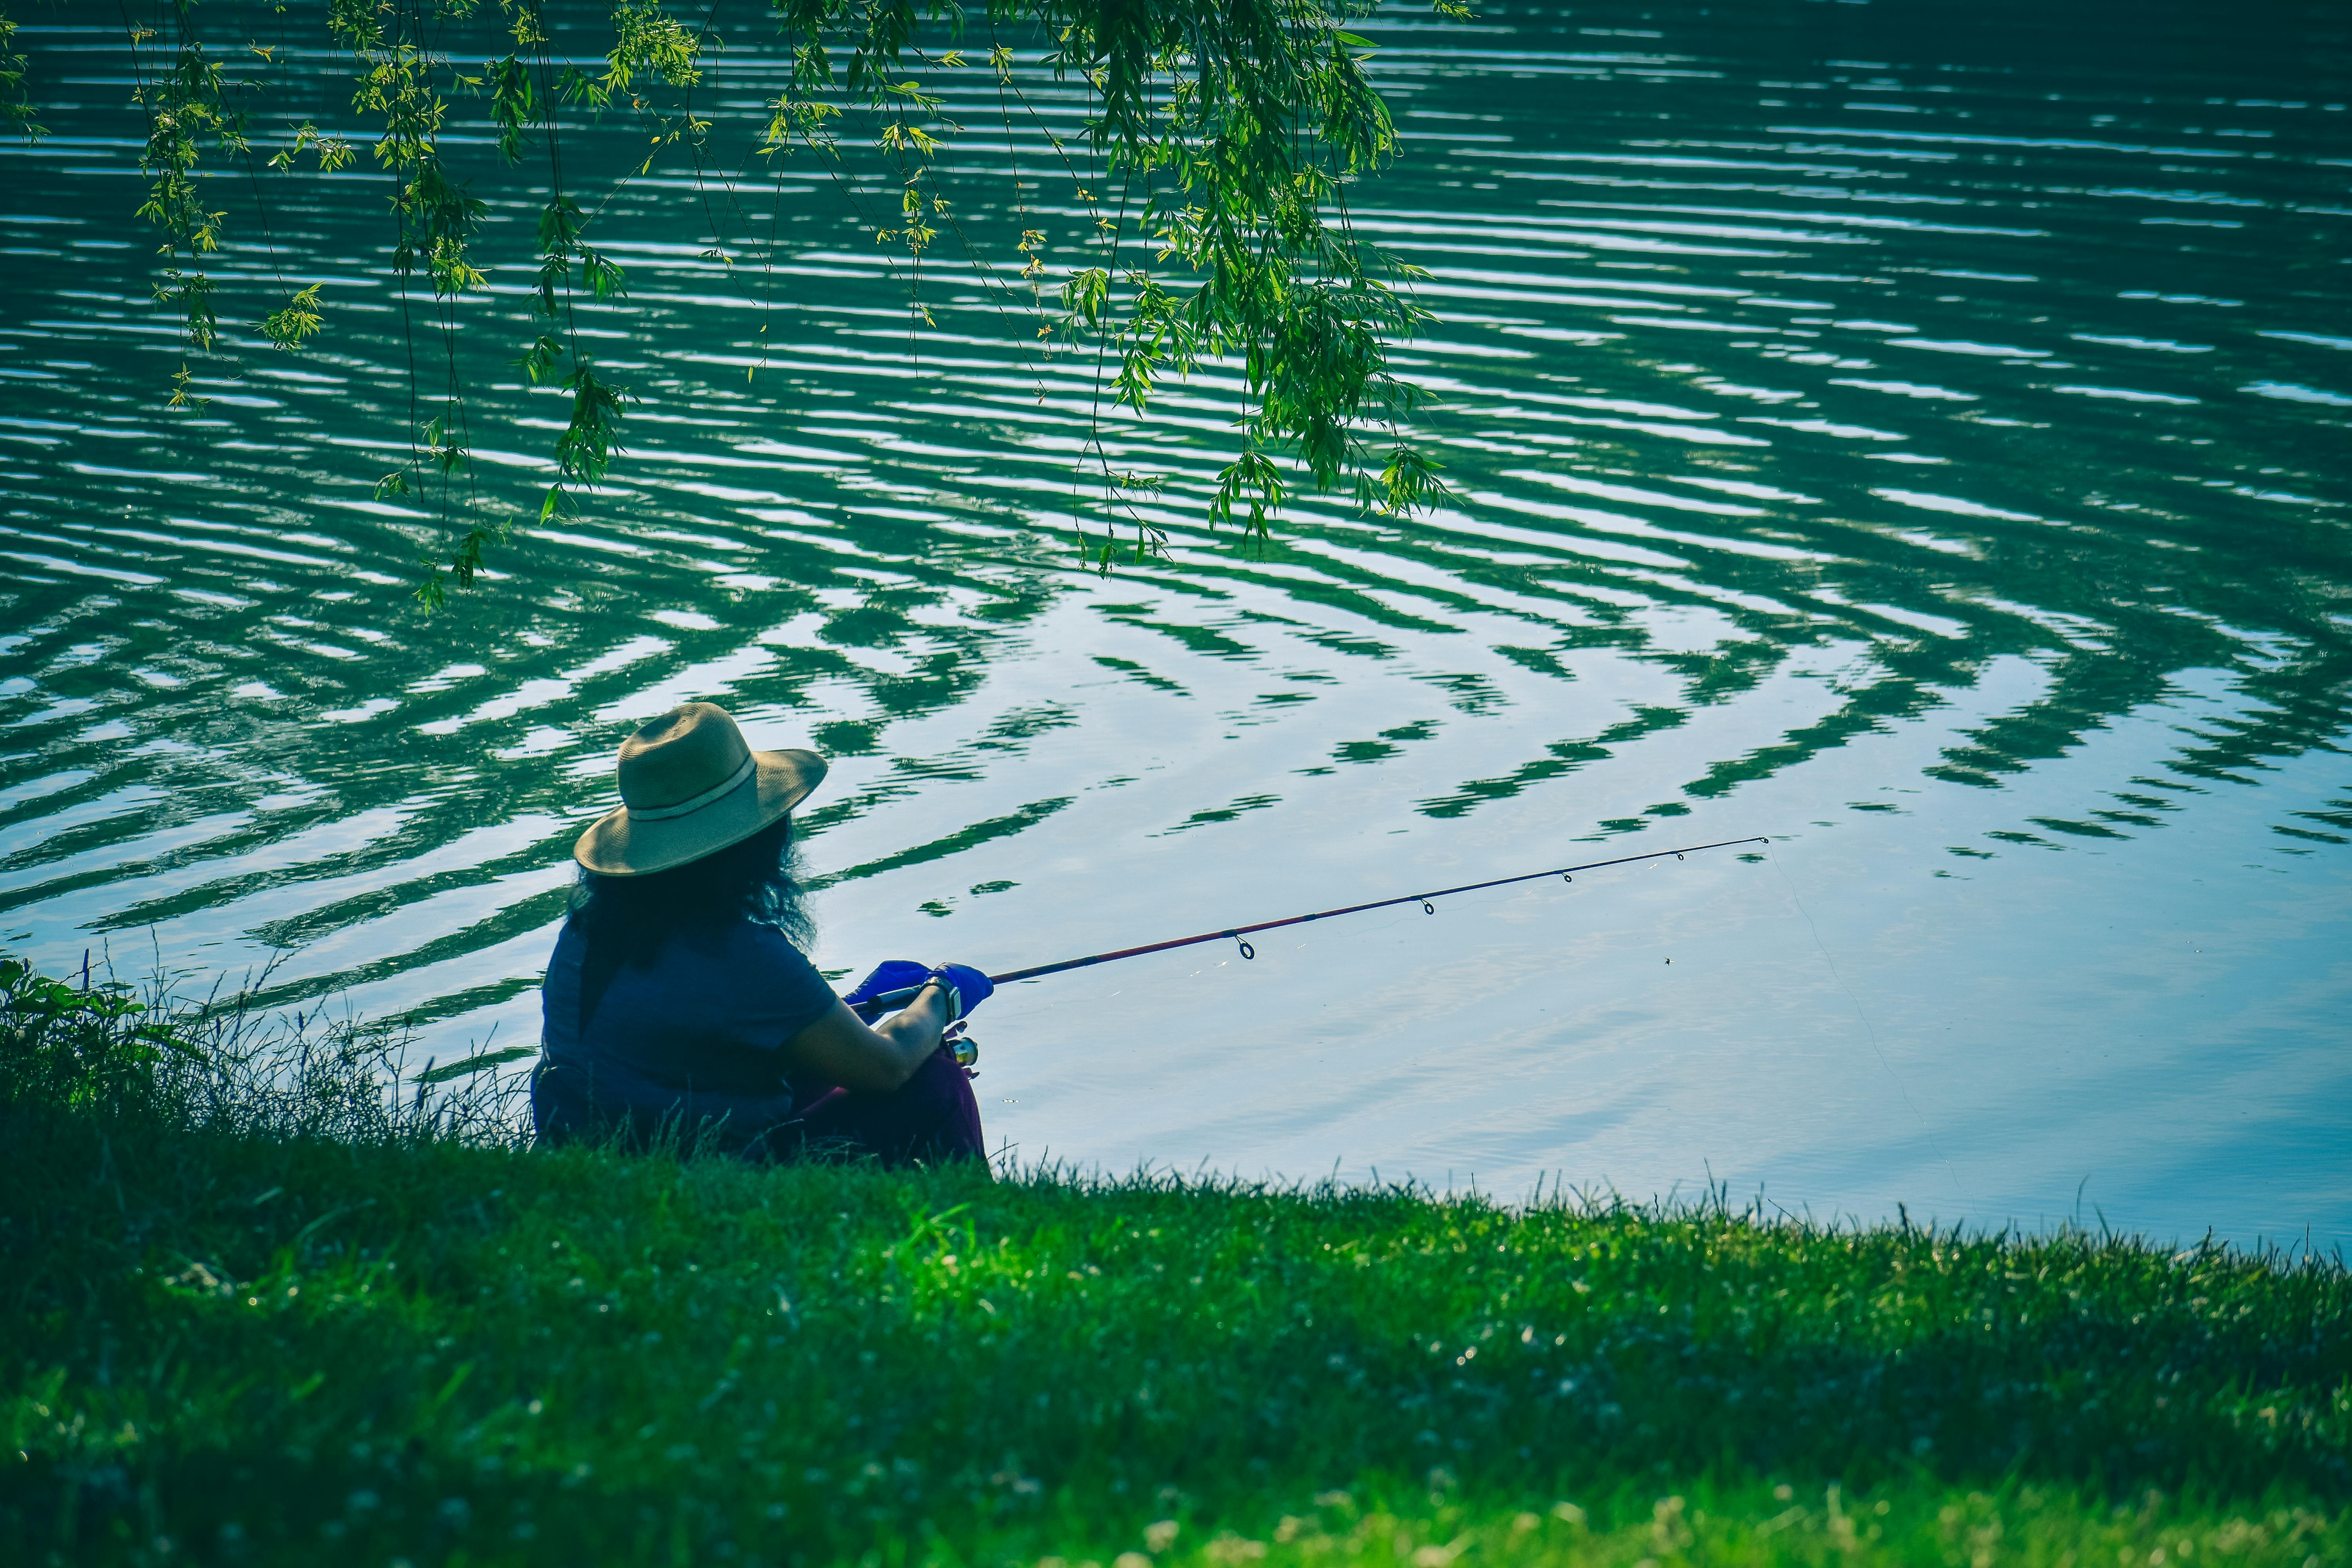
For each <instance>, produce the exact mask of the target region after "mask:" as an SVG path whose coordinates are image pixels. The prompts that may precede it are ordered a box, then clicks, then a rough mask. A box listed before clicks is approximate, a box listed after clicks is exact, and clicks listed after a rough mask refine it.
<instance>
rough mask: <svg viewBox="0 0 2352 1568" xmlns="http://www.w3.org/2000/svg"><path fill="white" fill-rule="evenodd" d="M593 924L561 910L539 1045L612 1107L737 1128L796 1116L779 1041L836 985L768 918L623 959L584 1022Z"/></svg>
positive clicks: (824, 1006)
mask: <svg viewBox="0 0 2352 1568" xmlns="http://www.w3.org/2000/svg"><path fill="white" fill-rule="evenodd" d="M587 955H588V938H587V934H586V932H585V931H583V929H582V928H581V926H580V923H579V922H578V921H565V922H564V925H563V933H562V936H560V937H558V938H557V939H556V942H555V952H554V953H553V955H552V956H551V958H550V959H549V960H548V964H547V979H546V982H545V983H544V984H542V985H541V989H540V1016H541V1027H542V1031H543V1032H542V1035H541V1050H542V1051H543V1052H544V1054H545V1057H546V1059H547V1061H548V1063H549V1064H550V1065H551V1066H553V1067H557V1068H571V1069H578V1070H580V1071H583V1072H584V1073H585V1074H586V1080H587V1082H588V1083H589V1084H591V1085H593V1096H594V1099H595V1100H596V1101H597V1102H599V1104H600V1106H601V1107H604V1108H605V1109H606V1110H607V1111H608V1113H609V1112H610V1111H621V1110H625V1111H629V1112H635V1113H638V1114H640V1115H643V1116H645V1117H647V1118H648V1119H659V1118H663V1117H666V1116H667V1115H669V1114H671V1113H672V1112H678V1113H681V1114H683V1116H684V1117H685V1119H686V1121H687V1122H688V1125H689V1126H691V1125H693V1124H695V1123H698V1122H702V1121H721V1120H723V1121H727V1122H729V1123H731V1124H732V1127H733V1130H734V1131H736V1132H737V1133H738V1135H749V1134H752V1133H755V1132H756V1131H758V1130H759V1129H761V1128H764V1127H767V1126H771V1125H773V1124H775V1123H777V1122H781V1121H787V1120H789V1119H790V1117H791V1115H792V1110H793V1090H792V1085H791V1084H790V1083H789V1082H788V1081H786V1079H785V1077H784V1069H783V1062H782V1056H781V1047H782V1045H783V1043H784V1042H785V1041H786V1040H788V1039H791V1038H792V1037H793V1036H794V1035H796V1034H798V1033H800V1031H801V1030H803V1029H804V1028H806V1027H807V1026H809V1025H811V1024H813V1023H814V1022H816V1020H817V1019H819V1018H821V1017H823V1016H824V1015H825V1014H826V1013H828V1012H830V1011H831V1010H832V1008H833V1005H834V1002H835V995H834V992H833V987H832V986H831V985H828V984H825V980H824V976H823V975H821V974H819V973H817V972H816V968H815V966H814V964H812V963H809V961H808V960H807V959H806V958H805V957H803V955H802V953H801V951H800V950H799V949H798V948H796V947H794V946H793V944H792V943H791V942H789V941H787V940H786V939H785V937H784V934H783V932H782V931H778V930H776V929H775V928H774V927H773V926H764V925H758V924H755V923H754V922H752V921H750V920H738V921H734V922H733V923H731V924H730V925H727V926H725V927H722V928H720V929H719V931H713V932H709V933H697V934H694V935H687V936H677V937H673V938H672V939H671V940H670V941H669V942H667V944H666V945H665V946H664V947H663V948H662V949H661V951H660V952H659V953H658V954H657V955H656V958H655V960H654V962H653V963H651V964H650V965H647V966H646V967H644V968H639V967H638V966H637V965H635V964H634V963H628V962H626V961H624V962H623V963H622V964H621V966H620V968H619V970H618V971H617V972H616V973H614V975H613V979H612V983H611V984H609V985H607V986H606V987H605V989H604V995H603V997H602V998H600V999H599V1000H598V1002H597V1004H596V1010H595V1012H594V1013H593V1015H592V1016H590V1017H589V1019H588V1025H587V1027H586V1028H585V1029H583V1028H582V1027H581V1026H580V984H581V965H582V963H583V961H584V960H585V959H586V957H587Z"/></svg>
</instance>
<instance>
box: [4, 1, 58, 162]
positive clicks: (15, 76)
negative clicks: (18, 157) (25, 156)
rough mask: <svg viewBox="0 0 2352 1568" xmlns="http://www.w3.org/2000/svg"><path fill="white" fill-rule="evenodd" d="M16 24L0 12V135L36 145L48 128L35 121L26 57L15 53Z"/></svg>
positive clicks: (35, 111) (45, 134) (47, 131)
mask: <svg viewBox="0 0 2352 1568" xmlns="http://www.w3.org/2000/svg"><path fill="white" fill-rule="evenodd" d="M26 64H27V62H26V58H25V57H24V56H23V55H21V54H18V53H17V52H16V23H15V22H14V21H13V20H11V19H10V18H9V16H8V14H7V13H6V12H5V11H0V133H11V132H13V133H14V134H16V135H17V136H20V137H22V138H24V140H26V142H38V141H39V140H40V139H41V138H42V137H44V136H47V134H48V133H49V128H48V127H47V126H46V125H43V124H41V123H40V122H39V121H37V120H35V119H34V118H33V116H34V115H35V114H36V113H37V112H38V110H36V109H35V108H34V107H33V93H32V89H31V88H29V87H28V86H26V80H25V77H26Z"/></svg>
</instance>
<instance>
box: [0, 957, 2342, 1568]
mask: <svg viewBox="0 0 2352 1568" xmlns="http://www.w3.org/2000/svg"><path fill="white" fill-rule="evenodd" d="M23 989H24V986H23V984H22V983H20V984H19V985H18V986H17V987H16V989H15V990H12V992H11V993H10V994H12V995H14V994H17V993H18V992H21V991H22V990H23ZM42 1020H43V1016H42V1015H38V1014H37V1013H36V1012H28V1011H26V1009H24V1008H12V1009H11V1010H9V1011H7V1012H5V1013H0V1089H5V1099H0V1137H4V1138H5V1147H6V1149H7V1151H8V1155H7V1159H6V1161H5V1163H0V1255H5V1259H6V1263H7V1267H6V1268H5V1271H0V1347H5V1349H0V1355H5V1358H6V1359H5V1377H6V1380H7V1381H6V1383H5V1385H0V1426H5V1431H0V1560H5V1561H11V1562H14V1561H24V1562H39V1561H43V1560H44V1559H45V1558H47V1557H48V1556H51V1555H53V1554H54V1555H56V1556H57V1557H58V1558H60V1559H61V1560H66V1561H77V1560H126V1561H127V1560H133V1559H138V1558H142V1557H150V1558H157V1559H163V1558H179V1557H193V1558H195V1559H198V1560H206V1561H222V1562H256V1563H260V1562H281V1561H283V1562H295V1561H300V1562H316V1561H333V1562H351V1563H389V1562H392V1561H394V1560H395V1559H406V1560H408V1561H409V1562H410V1563H416V1564H424V1563H458V1562H464V1563H486V1562H509V1561H511V1562H523V1561H530V1562H578V1561H594V1562H600V1563H603V1562H613V1563H638V1562H647V1563H651V1562H662V1563H669V1562H714V1561H716V1562H755V1561H757V1562H780V1561H794V1562H806V1563H814V1562H833V1561H866V1562H871V1563H875V1564H877V1568H879V1565H886V1564H896V1563H912V1562H919V1561H929V1560H937V1561H940V1562H942V1563H1003V1562H1015V1561H1017V1562H1022V1563H1036V1562H1038V1561H1039V1560H1040V1559H1044V1558H1049V1557H1059V1558H1062V1559H1065V1560H1066V1562H1067V1563H1070V1564H1072V1565H1073V1568H1075V1565H1076V1564H1078V1563H1085V1562H1088V1561H1091V1562H1094V1563H1099V1564H1102V1565H1104V1568H1145V1563H1146V1562H1148V1563H1150V1564H1159V1563H1242V1562H1254V1561H1260V1560H1262V1561H1264V1562H1266V1563H1284V1562H1288V1561H1293V1560H1297V1561H1306V1560H1315V1561H1318V1562H1319V1561H1332V1562H1337V1561H1341V1560H1344V1561H1346V1562H1349V1563H1359V1562H1360V1563H1366V1564H1370V1565H1385V1564H1389V1563H1403V1564H1411V1565H1412V1568H1442V1565H1444V1564H1447V1563H1453V1562H1454V1561H1456V1560H1462V1561H1465V1562H1472V1563H1475V1562H1478V1561H1497V1562H1515V1561H1519V1560H1528V1561H1534V1560H1538V1559H1542V1560H1559V1559H1567V1560H1572V1561H1577V1562H1588V1561H1589V1562H1593V1563H1623V1564H1626V1565H1628V1568H1631V1565H1633V1564H1635V1563H1641V1562H1642V1561H1643V1560H1648V1561H1649V1562H1651V1563H1655V1564H1659V1565H1661V1568H1666V1565H1671V1564H1674V1563H1678V1562H1683V1561H1689V1562H1694V1563H1696V1562H1739V1563H1748V1562H1755V1563H1767V1562H1780V1561H1797V1562H1806V1563H1823V1562H1830V1561H1843V1560H1845V1559H1847V1558H1851V1557H1862V1558H1868V1559H1880V1560H1887V1561H1918V1562H1928V1563H1954V1564H1986V1563H1995V1562H2003V1563H2006V1562H2020V1563H2051V1564H2053V1565H2055V1564H2060V1563H2080V1564H2091V1563H2114V1564H2118V1565H2119V1568H2120V1565H2122V1564H2126V1563H2131V1564H2148V1565H2151V1568H2160V1565H2161V1564H2164V1563H2168V1562H2174V1561H2179V1560H2184V1559H2185V1560H2189V1561H2191V1562H2194V1561H2198V1560H2205V1559H2212V1560H2218V1561H2220V1562H2222V1563H2282V1564H2291V1565H2305V1568H2309V1565H2311V1564H2334V1563H2344V1562H2346V1561H2347V1540H2352V1529H2348V1528H2347V1521H2346V1519H2345V1517H2344V1511H2343V1510H2344V1509H2345V1506H2346V1504H2347V1501H2352V1280H2347V1277H2346V1275H2345V1273H2344V1271H2343V1270H2342V1269H2341V1268H2337V1267H2334V1266H2329V1265H2313V1264H2298V1265H2294V1266H2291V1267H2290V1266H2285V1265H2283V1264H2281V1263H2279V1262H2278V1261H2276V1260H2271V1261H2263V1260H2259V1259H2249V1258H2243V1257H2241V1256H2236V1255H2232V1254H2230V1253H2227V1252H2223V1251H2220V1250H2214V1249H2205V1250H2198V1251H2192V1252H2189V1253H2186V1254H2182V1255H2179V1256H2177V1257H2176V1256H2171V1255H2168V1254H2167V1253H2164V1252H2161V1251H2157V1250H2151V1249H2149V1248H2147V1247H2142V1246H2139V1245H2137V1244H2134V1243H2130V1242H2126V1241H2118V1240H2101V1239H2097V1238H2092V1237H2058V1238H2045V1239H2039V1240H2028V1241H1990V1240H1968V1239H1963V1238H1958V1237H1953V1236H1950V1235H1948V1234H1946V1235H1931V1234H1926V1233H1923V1232H1921V1231H1918V1230H1916V1229H1883V1230H1875V1231H1869V1232H1863V1233H1854V1232H1851V1231H1846V1232H1832V1231H1825V1230H1822V1229H1818V1228H1811V1227H1806V1226H1794V1225H1786V1224H1762V1223H1758V1222H1756V1221H1755V1220H1753V1219H1752V1218H1749V1217H1743V1216H1740V1215H1732V1214H1725V1213H1719V1212H1718V1213H1706V1212H1685V1213H1677V1214H1649V1213H1643V1212H1639V1211H1635V1210H1631V1209H1611V1210H1605V1211H1589V1210H1580V1209H1577V1208H1574V1207H1570V1206H1559V1207H1550V1208H1540V1209H1537V1210H1533V1211H1526V1212H1513V1211H1506V1210H1503V1209H1500V1208H1496V1207H1494V1206H1491V1205H1486V1204H1481V1203H1473V1202H1445V1203H1440V1202H1433V1201H1431V1200H1430V1199H1429V1198H1428V1197H1426V1196H1424V1195H1421V1194H1412V1193H1404V1192H1393V1191H1391V1192H1342V1191H1318V1192H1269V1191H1260V1190H1254V1189H1246V1188H1237V1187H1206V1188H1203V1187H1199V1186H1184V1185H1180V1184H1173V1183H1167V1182H1150V1181H1139V1182H1130V1183H1123V1184H1085V1183H1074V1182H1067V1181H1061V1180H1055V1179H1052V1178H1050V1177H1036V1178H1031V1179H1025V1180H1021V1181H1013V1182H1003V1183H991V1182H988V1181H987V1180H985V1179H983V1178H982V1177H981V1176H980V1175H978V1174H976V1173H971V1172H935V1173H915V1174H911V1175H888V1174H884V1173H877V1172H873V1171H868V1170H863V1169H851V1168H840V1167H806V1168H797V1169H786V1170H779V1171H756V1170H751V1169H745V1168H741V1167H738V1166H734V1165H730V1164H727V1163H720V1162H717V1161H700V1160H689V1161H680V1160H677V1159H660V1158H637V1157H622V1156H616V1155H611V1154H604V1153H597V1152H578V1151H572V1152H561V1153H555V1154H532V1153H529V1152H523V1151H520V1150H518V1149H515V1148H512V1147H497V1146H489V1145H488V1144H487V1143H486V1142H485V1138H486V1134H487V1132H488V1129H489V1128H490V1126H491V1125H492V1123H488V1122H484V1121H476V1122H474V1123H471V1124H470V1128H469V1130H461V1131H460V1132H459V1133H457V1134H453V1133H452V1131H451V1129H450V1126H449V1124H448V1123H446V1121H434V1120H433V1118H432V1116H431V1114H430V1108H429V1106H428V1107H427V1108H426V1109H425V1110H421V1111H420V1110H418V1109H417V1108H416V1107H415V1104H414V1102H413V1101H412V1100H394V1099H392V1098H390V1097H389V1096H385V1095H383V1094H381V1093H378V1094H377V1095H376V1098H375V1099H374V1100H368V1099H367V1097H366V1095H365V1094H363V1093H362V1092H361V1090H362V1084H361V1080H360V1079H356V1078H352V1076H351V1075H350V1074H349V1073H346V1074H345V1076H344V1077H343V1078H341V1079H338V1078H336V1077H335V1076H334V1074H332V1073H328V1074H325V1075H323V1078H322V1081H324V1082H328V1083H329V1084H330V1086H331V1085H332V1084H333V1083H341V1084H342V1085H343V1087H342V1089H340V1090H339V1091H337V1092H338V1093H340V1094H341V1099H340V1100H337V1101H336V1103H337V1104H338V1105H339V1106H340V1107H341V1109H340V1110H338V1111H337V1112H336V1115H335V1117H334V1118H329V1119H326V1120H327V1121H331V1123H332V1125H331V1126H328V1125H326V1124H325V1123H324V1122H321V1123H320V1124H316V1125H314V1124H311V1123H306V1122H305V1121H304V1120H303V1115H304V1113H303V1111H302V1110H301V1107H300V1105H299V1103H289V1101H288V1100H285V1099H283V1098H281V1099H280V1100H278V1101H276V1102H272V1103H268V1104H264V1103H261V1102H260V1101H259V1100H257V1097H265V1096H266V1095H267V1094H268V1093H270V1092H273V1091H270V1090H269V1089H268V1088H267V1083H266V1080H265V1079H263V1078H261V1077H259V1076H257V1075H256V1074H254V1073H253V1072H252V1071H251V1070H250V1069H249V1068H248V1070H247V1074H246V1081H245V1086H244V1088H243V1089H239V1090H237V1091H236V1092H235V1093H230V1092H228V1091H226V1090H224V1089H218V1088H215V1089H209V1090H207V1089H204V1088H203V1085H204V1084H205V1082H206V1081H208V1080H207V1078H206V1074H207V1071H208V1069H207V1068H205V1066H204V1064H203V1060H202V1058H201V1048H202V1046H201V1040H200V1041H199V1048H198V1050H196V1051H192V1052H180V1051H177V1050H174V1049H172V1048H171V1047H164V1046H157V1045H155V1044H154V1043H153V1042H152V1040H151V1041H150V1042H149V1047H150V1048H151V1049H152V1050H153V1052H154V1053H155V1054H154V1055H153V1056H152V1058H144V1059H139V1060H135V1061H131V1062H130V1065H127V1066H125V1065H121V1063H118V1064H117V1065H116V1066H114V1067H108V1066H107V1065H106V1064H107V1063H109V1062H110V1061H114V1060H115V1057H114V1056H113V1055H110V1053H113V1052H115V1046H114V1045H113V1044H108V1043H106V1041H108V1040H110V1041H116V1042H121V1041H123V1040H126V1039H128V1038H129V1036H128V1033H127V1031H128V1030H129V1029H130V1027H131V1024H132V1023H133V1022H134V1020H133V1019H131V1017H130V1016H128V1015H126V1016H124V1017H122V1018H118V1019H115V1020H113V1021H112V1022H106V1021H102V1020H90V1019H83V1020H81V1021H79V1022H72V1021H70V1020H69V1021H68V1022H67V1023H63V1024H60V1023H58V1021H57V1018H56V1017H55V1016H47V1021H46V1022H44V1021H42ZM76 1029H79V1030H81V1031H83V1033H84V1035H85V1036H88V1037H90V1038H97V1037H100V1036H105V1037H106V1040H101V1041H100V1043H99V1044H97V1045H92V1046H87V1047H73V1048H72V1049H70V1050H68V1049H66V1048H65V1047H64V1046H63V1045H62V1044H61V1042H62V1041H64V1040H66V1039H67V1037H69V1036H72V1034H73V1031H74V1030H76ZM108 1031H111V1034H108ZM194 1033H196V1034H197V1035H199V1036H200V1035H201V1030H200V1029H198V1030H195V1031H194ZM124 1052H125V1053H127V1057H126V1059H128V1058H135V1057H137V1054H138V1053H137V1052H136V1051H135V1050H132V1049H131V1047H128V1046H126V1047H124ZM92 1064H97V1065H96V1066H93V1065H92ZM76 1084H80V1085H82V1086H83V1087H82V1088H81V1089H79V1091H77V1090H76V1089H74V1087H73V1086H74V1085H76ZM92 1085H95V1086H96V1087H91V1086H92ZM207 1096H209V1097H210V1098H207ZM1129 1553H1133V1554H1136V1556H1137V1557H1138V1558H1139V1559H1142V1560H1144V1561H1141V1562H1139V1561H1137V1560H1134V1559H1130V1560H1129V1561H1126V1562H1125V1563H1120V1562H1119V1559H1120V1558H1121V1557H1122V1555H1123V1554H1129Z"/></svg>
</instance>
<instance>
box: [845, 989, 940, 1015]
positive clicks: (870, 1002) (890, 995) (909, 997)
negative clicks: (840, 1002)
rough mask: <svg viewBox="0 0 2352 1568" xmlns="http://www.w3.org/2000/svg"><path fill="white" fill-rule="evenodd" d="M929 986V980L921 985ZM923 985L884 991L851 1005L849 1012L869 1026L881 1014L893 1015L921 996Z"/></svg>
mask: <svg viewBox="0 0 2352 1568" xmlns="http://www.w3.org/2000/svg"><path fill="white" fill-rule="evenodd" d="M929 984H931V983H930V982H929V980H926V981H924V982H923V985H929ZM923 985H905V986H901V987H899V988H898V990H896V991H885V992H884V993H882V994H881V995H879V996H869V997H867V998H866V1000H865V1001H863V1002H853V1003H851V1004H850V1005H849V1010H850V1011H851V1012H853V1013H855V1014H856V1015H857V1016H859V1017H861V1018H863V1019H865V1020H866V1022H867V1023H869V1024H870V1023H872V1022H873V1021H874V1020H875V1019H877V1018H878V1017H880V1016H882V1015H883V1014H885V1013H895V1012H897V1011H898V1009H899V1008H901V1007H903V1006H905V1005H907V1004H908V1003H909V1002H912V1001H913V1000H914V999H915V998H916V997H918V996H919V995H921V994H923Z"/></svg>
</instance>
